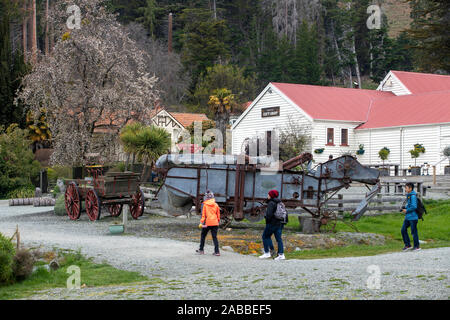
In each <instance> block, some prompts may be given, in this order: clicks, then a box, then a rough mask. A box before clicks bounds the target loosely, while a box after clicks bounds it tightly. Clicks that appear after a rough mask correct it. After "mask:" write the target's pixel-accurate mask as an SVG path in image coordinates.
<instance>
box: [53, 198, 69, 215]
mask: <svg viewBox="0 0 450 320" xmlns="http://www.w3.org/2000/svg"><path fill="white" fill-rule="evenodd" d="M53 210H54V212H55V214H56V215H57V216H65V215H66V214H67V212H66V204H65V202H64V194H60V195H59V196H58V198H56V201H55V207H54V209H53Z"/></svg>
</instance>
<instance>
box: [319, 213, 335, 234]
mask: <svg viewBox="0 0 450 320" xmlns="http://www.w3.org/2000/svg"><path fill="white" fill-rule="evenodd" d="M319 221H320V227H319V228H320V231H321V232H335V229H336V224H337V216H336V214H335V213H334V212H332V211H326V212H324V213H323V214H322V215H321V216H320V219H319Z"/></svg>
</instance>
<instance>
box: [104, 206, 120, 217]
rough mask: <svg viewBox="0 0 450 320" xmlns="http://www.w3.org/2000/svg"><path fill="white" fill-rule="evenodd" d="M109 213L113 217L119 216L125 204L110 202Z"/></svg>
mask: <svg viewBox="0 0 450 320" xmlns="http://www.w3.org/2000/svg"><path fill="white" fill-rule="evenodd" d="M107 208H108V211H109V213H110V214H111V216H113V217H118V216H120V214H121V213H122V208H123V204H121V203H116V204H110V205H108V206H107Z"/></svg>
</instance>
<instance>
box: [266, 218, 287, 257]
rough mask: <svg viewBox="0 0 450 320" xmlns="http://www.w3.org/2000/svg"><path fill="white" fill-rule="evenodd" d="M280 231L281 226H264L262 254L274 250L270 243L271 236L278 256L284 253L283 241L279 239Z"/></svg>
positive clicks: (281, 229)
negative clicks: (274, 240) (273, 237)
mask: <svg viewBox="0 0 450 320" xmlns="http://www.w3.org/2000/svg"><path fill="white" fill-rule="evenodd" d="M282 231H283V225H273V224H266V228H265V229H264V232H263V234H262V240H263V245H264V252H266V253H267V252H270V250H275V248H274V247H273V243H272V235H274V236H275V239H276V240H277V243H278V254H282V253H284V247H283V239H281V233H282Z"/></svg>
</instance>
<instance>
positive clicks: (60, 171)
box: [47, 165, 72, 183]
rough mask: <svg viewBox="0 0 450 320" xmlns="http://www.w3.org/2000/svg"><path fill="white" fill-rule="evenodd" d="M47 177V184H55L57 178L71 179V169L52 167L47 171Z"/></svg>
mask: <svg viewBox="0 0 450 320" xmlns="http://www.w3.org/2000/svg"><path fill="white" fill-rule="evenodd" d="M47 177H48V181H49V182H53V183H56V180H58V178H60V179H61V178H66V179H70V178H72V167H69V166H57V165H56V166H53V167H51V168H48V169H47Z"/></svg>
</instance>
